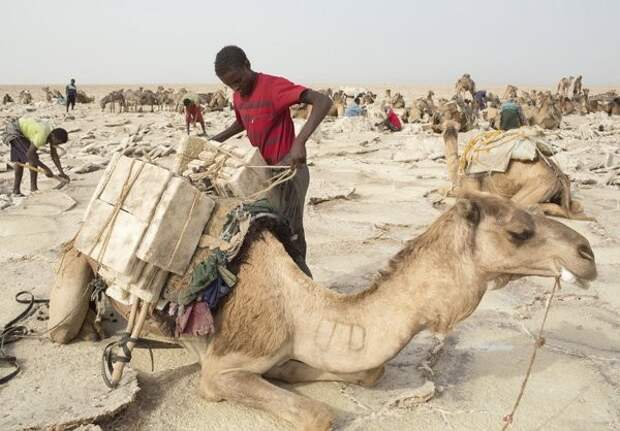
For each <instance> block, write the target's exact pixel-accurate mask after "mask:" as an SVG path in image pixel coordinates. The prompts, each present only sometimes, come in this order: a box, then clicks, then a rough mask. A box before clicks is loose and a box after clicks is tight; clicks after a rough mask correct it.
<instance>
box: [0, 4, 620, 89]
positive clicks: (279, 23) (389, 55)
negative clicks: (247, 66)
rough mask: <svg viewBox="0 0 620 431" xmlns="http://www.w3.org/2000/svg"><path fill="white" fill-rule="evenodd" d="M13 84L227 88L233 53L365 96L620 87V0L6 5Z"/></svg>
mask: <svg viewBox="0 0 620 431" xmlns="http://www.w3.org/2000/svg"><path fill="white" fill-rule="evenodd" d="M0 16H2V18H3V22H2V25H1V26H0V52H2V67H1V68H0V82H2V83H5V84H3V85H7V86H8V85H21V86H28V85H48V84H45V83H56V84H51V85H64V84H65V82H67V81H68V79H69V78H72V77H74V78H76V79H77V80H78V84H82V85H140V84H145V85H158V84H159V83H184V84H187V85H218V82H217V77H216V75H215V72H214V67H213V62H214V60H215V56H216V53H217V52H218V51H219V50H220V49H221V48H222V47H223V46H226V45H231V44H233V45H238V46H240V47H241V48H243V49H244V50H245V52H246V53H247V55H248V58H249V60H250V62H251V63H252V66H253V68H254V69H255V70H257V71H264V72H265V73H269V74H273V75H279V76H284V77H286V78H288V79H290V80H291V81H293V82H297V83H301V84H306V85H312V84H314V83H319V84H320V83H345V84H343V85H358V86H363V85H365V86H385V85H391V86H399V85H400V86H428V85H441V86H448V85H454V83H455V82H456V80H457V79H458V78H459V77H460V76H461V75H463V73H469V74H471V76H472V77H473V79H474V80H475V81H476V82H477V83H478V84H479V85H480V86H481V87H484V86H504V85H507V84H513V85H517V86H519V85H521V86H524V87H528V86H530V87H541V88H552V87H555V86H556V85H557V82H558V81H559V80H560V79H561V78H562V77H563V76H569V75H573V76H577V75H583V77H584V81H583V85H584V86H585V87H617V86H618V85H620V56H618V55H617V52H618V46H620V32H618V31H616V30H614V29H615V28H617V17H618V16H620V2H619V1H617V0H591V1H588V2H584V1H581V0H521V1H519V2H517V3H504V2H499V3H498V2H497V1H495V0H473V1H470V2H454V1H445V0H443V1H442V0H439V1H436V2H426V1H422V0H393V1H392V2H390V4H389V7H385V5H382V4H378V3H371V2H356V1H353V0H341V1H339V2H330V1H328V0H315V1H313V2H291V1H290V0H286V1H285V0H267V1H264V2H252V1H248V0H238V1H237V2H235V3H234V7H231V5H229V4H222V3H212V2H204V1H200V0H186V1H185V2H182V3H178V4H170V3H169V2H166V1H164V0H132V1H131V2H127V1H123V0H107V1H106V2H92V1H81V0H54V1H53V2H51V1H45V0H27V1H22V2H9V1H6V2H1V3H0Z"/></svg>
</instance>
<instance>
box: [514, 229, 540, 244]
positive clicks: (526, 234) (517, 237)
mask: <svg viewBox="0 0 620 431" xmlns="http://www.w3.org/2000/svg"><path fill="white" fill-rule="evenodd" d="M508 233H509V234H510V239H512V240H513V241H514V242H524V241H527V240H528V239H531V238H532V237H533V236H534V231H533V230H530V229H524V230H522V231H520V232H511V231H508Z"/></svg>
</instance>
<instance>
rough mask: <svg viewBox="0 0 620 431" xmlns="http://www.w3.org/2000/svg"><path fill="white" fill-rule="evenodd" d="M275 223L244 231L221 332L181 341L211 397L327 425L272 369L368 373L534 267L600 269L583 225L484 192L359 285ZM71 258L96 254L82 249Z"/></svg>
mask: <svg viewBox="0 0 620 431" xmlns="http://www.w3.org/2000/svg"><path fill="white" fill-rule="evenodd" d="M274 232H275V231H274V230H272V229H269V228H268V227H265V226H262V227H261V226H260V225H259V224H258V223H257V224H255V225H254V228H253V230H251V231H250V233H249V234H248V236H247V237H246V241H245V243H244V246H243V251H242V252H241V253H240V255H239V257H238V258H237V260H236V262H237V263H236V265H237V271H238V277H239V281H238V284H237V285H236V286H235V288H234V290H233V292H232V293H231V294H230V296H229V297H228V298H227V299H226V300H225V302H224V304H223V306H222V307H221V308H220V310H219V311H218V313H217V315H216V317H215V319H216V327H217V332H216V334H215V335H213V336H212V337H210V338H197V337H196V338H193V339H192V338H183V339H182V340H181V342H182V343H183V344H184V345H185V347H187V348H188V349H190V350H193V351H195V352H197V353H198V354H199V357H200V363H201V367H202V372H201V377H200V389H201V393H202V395H203V396H204V397H205V398H206V399H207V400H210V401H220V400H231V401H236V402H238V403H241V404H243V405H245V406H249V407H253V408H257V409H261V410H265V411H267V412H269V413H272V414H273V415H275V416H277V417H279V418H280V419H283V420H286V421H288V422H290V423H292V424H293V426H294V427H295V428H294V429H298V430H307V431H309V430H328V429H330V427H331V423H332V420H333V415H332V413H331V412H330V410H329V409H328V408H327V406H325V405H324V404H322V403H320V402H318V401H315V400H311V399H309V398H306V397H304V396H302V395H299V394H296V393H293V392H290V391H288V390H286V389H284V388H282V387H279V386H276V385H274V384H272V383H270V382H269V381H268V380H267V378H273V379H277V380H282V381H286V382H290V383H296V382H311V381H342V382H349V383H356V384H368V385H370V384H373V383H375V382H376V381H377V380H378V379H379V378H380V377H381V375H382V374H383V370H384V366H385V363H386V362H388V361H389V360H391V359H392V358H394V357H395V356H396V355H397V354H398V353H399V352H400V351H401V350H402V349H403V348H404V347H405V346H407V344H408V343H409V342H410V341H411V339H412V338H413V336H414V335H416V334H417V333H419V332H420V331H422V330H424V329H428V330H430V331H432V332H433V333H435V334H438V335H443V334H446V333H448V332H449V331H450V330H451V329H452V328H453V327H454V326H455V325H456V324H457V323H458V322H460V321H461V320H463V319H465V318H466V317H468V316H469V315H470V314H471V313H473V312H474V310H475V309H476V307H477V306H478V304H479V302H480V300H481V299H482V297H483V295H484V294H485V293H486V291H487V289H489V288H490V287H491V286H492V287H494V288H499V287H503V286H504V285H506V284H507V283H508V282H509V281H510V280H513V279H517V278H520V277H524V276H528V275H537V276H544V277H558V276H560V275H561V274H564V275H567V276H568V277H569V278H573V277H575V278H577V279H578V280H592V279H594V278H595V277H596V264H595V261H594V254H593V252H592V249H591V248H590V245H589V243H588V241H587V240H586V239H585V238H584V237H583V236H581V235H580V234H578V233H577V232H575V231H574V230H572V229H570V228H569V227H567V226H565V225H563V224H561V223H559V222H557V221H555V220H552V219H548V218H545V217H543V216H538V215H533V214H530V213H528V212H526V211H525V210H522V209H520V208H519V207H517V206H516V205H515V204H514V203H512V202H510V201H508V200H505V199H502V198H499V197H496V196H492V195H487V194H484V195H475V196H474V195H472V196H468V197H465V198H461V199H460V200H458V201H457V203H456V205H455V206H454V207H452V208H451V209H450V210H448V211H446V212H445V213H444V214H443V215H441V216H440V217H439V218H438V219H437V220H436V221H435V222H434V223H433V224H432V225H431V226H430V227H429V228H428V229H427V230H426V231H425V232H424V233H422V234H421V235H420V236H418V237H417V238H415V239H413V240H410V241H409V242H408V243H407V244H406V246H405V247H404V248H403V249H402V250H401V251H400V252H399V253H398V254H396V256H394V258H393V259H392V260H391V261H390V263H389V265H388V267H387V269H386V270H384V271H382V272H381V273H380V276H379V277H378V279H377V280H376V281H375V282H374V283H373V284H372V286H370V287H369V288H368V289H366V290H364V291H362V292H359V293H354V294H348V295H345V294H340V293H337V292H334V291H332V290H329V289H326V288H324V287H321V286H320V285H318V284H317V283H315V282H314V281H312V279H310V278H308V277H307V276H306V275H305V274H304V273H303V272H302V271H301V270H300V269H299V268H298V267H297V265H296V264H295V263H294V261H293V260H292V259H291V257H290V256H289V254H288V253H287V251H286V250H287V248H286V242H281V241H280V240H279V239H278V238H277V236H276V235H277V234H276V233H274ZM73 253H75V251H73ZM67 261H71V262H73V263H72V265H78V266H80V265H81V266H82V268H88V265H89V263H88V260H87V259H86V258H85V257H84V256H82V257H81V259H73V260H71V259H70V260H67ZM266 262H268V264H266ZM64 269H65V270H70V269H69V268H64ZM88 269H90V268H88ZM62 271H63V269H62V268H61V272H62ZM84 287H85V286H84V284H83V283H82V282H80V285H79V286H76V288H78V289H83V288H84Z"/></svg>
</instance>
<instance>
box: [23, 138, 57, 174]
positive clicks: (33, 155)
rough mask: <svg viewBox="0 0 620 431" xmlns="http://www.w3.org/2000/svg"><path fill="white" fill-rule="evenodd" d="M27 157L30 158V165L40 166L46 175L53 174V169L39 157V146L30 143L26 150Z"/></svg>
mask: <svg viewBox="0 0 620 431" xmlns="http://www.w3.org/2000/svg"><path fill="white" fill-rule="evenodd" d="M26 158H27V159H28V162H29V163H30V166H32V167H33V168H37V167H40V168H42V169H43V170H44V171H45V175H47V176H52V170H51V169H50V168H48V167H47V165H46V164H45V163H43V162H42V161H41V160H40V159H39V155H38V154H37V147H35V146H34V145H33V144H30V147H29V148H28V151H27V152H26Z"/></svg>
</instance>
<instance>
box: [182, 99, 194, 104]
mask: <svg viewBox="0 0 620 431" xmlns="http://www.w3.org/2000/svg"><path fill="white" fill-rule="evenodd" d="M191 104H192V99H188V98H185V99H183V105H184V106H189V105H191Z"/></svg>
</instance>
